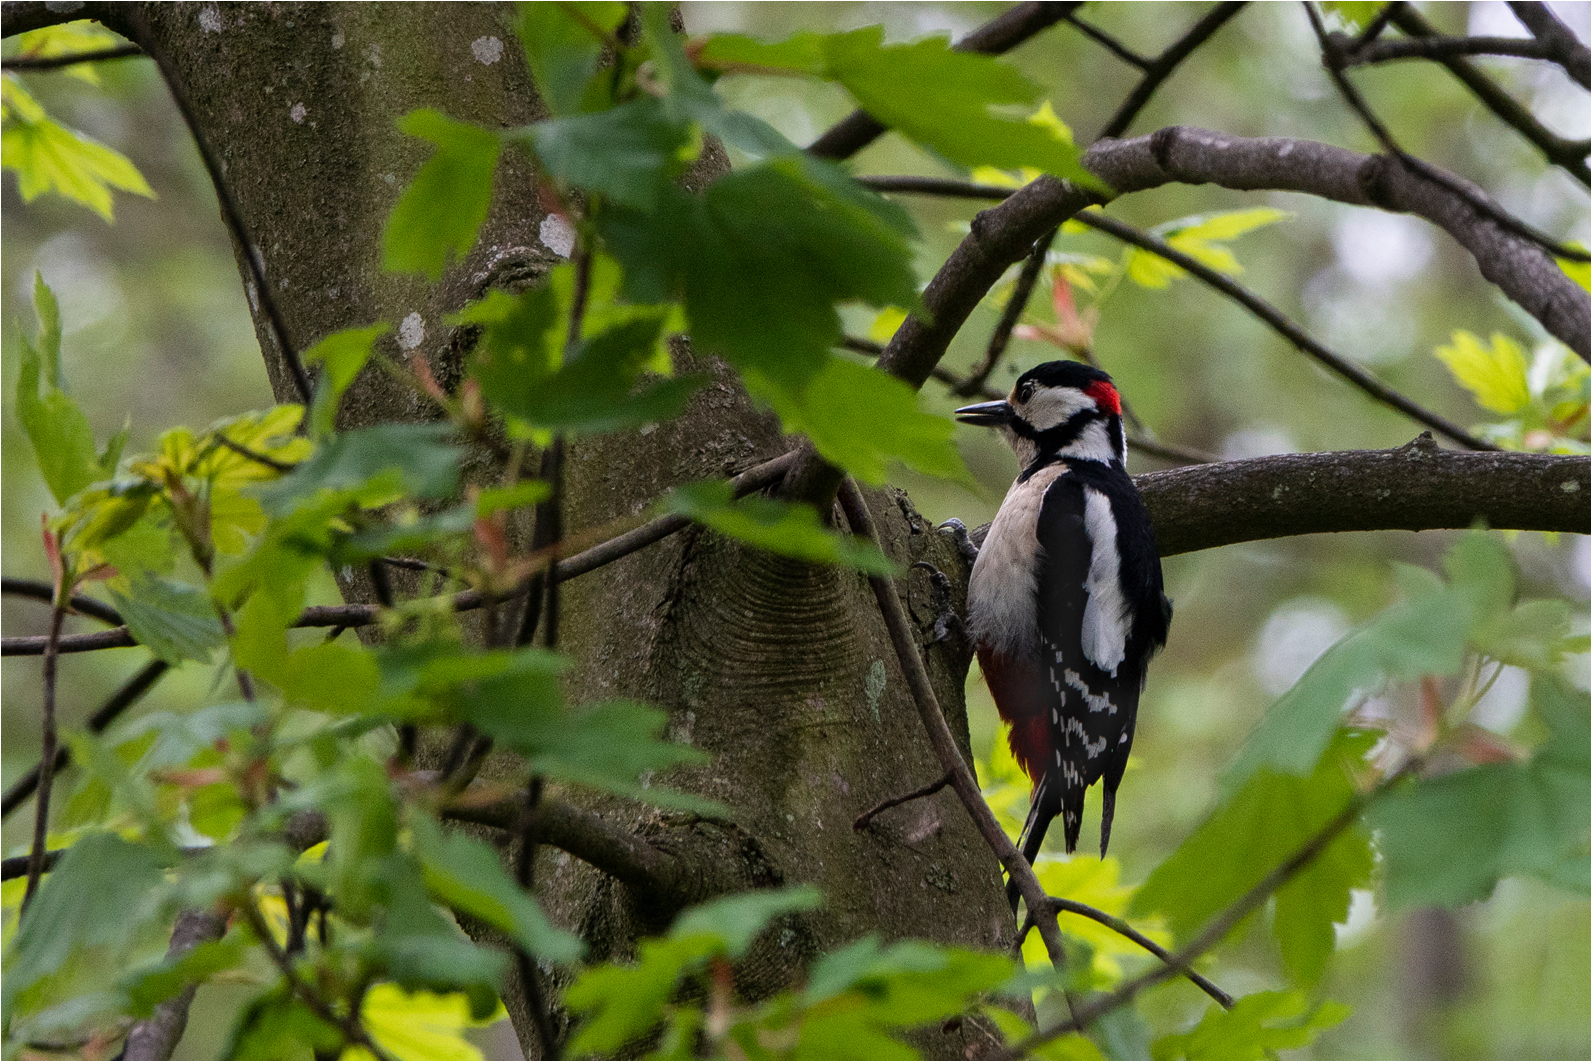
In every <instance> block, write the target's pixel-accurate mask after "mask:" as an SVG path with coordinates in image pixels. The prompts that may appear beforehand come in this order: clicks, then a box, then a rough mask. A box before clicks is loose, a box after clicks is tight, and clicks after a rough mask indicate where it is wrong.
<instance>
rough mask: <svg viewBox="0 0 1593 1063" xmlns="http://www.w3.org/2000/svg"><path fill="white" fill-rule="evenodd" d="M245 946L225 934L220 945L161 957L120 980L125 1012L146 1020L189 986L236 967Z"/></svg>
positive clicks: (238, 938) (203, 944)
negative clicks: (125, 1000)
mask: <svg viewBox="0 0 1593 1063" xmlns="http://www.w3.org/2000/svg"><path fill="white" fill-rule="evenodd" d="M244 951H245V943H244V941H243V939H242V937H241V936H240V935H237V934H228V935H227V936H226V937H224V938H222V939H221V940H220V941H201V942H200V943H199V944H197V945H195V946H194V947H193V948H191V949H189V950H188V951H187V952H185V953H183V954H182V955H180V956H175V957H173V956H165V957H162V958H161V959H160V960H158V961H157V962H155V963H154V964H151V965H150V966H148V967H146V968H144V969H142V970H136V971H131V972H129V973H128V974H127V975H126V976H125V977H124V978H123V979H122V983H121V986H122V990H123V992H125V993H126V994H127V1000H128V1010H129V1012H130V1013H131V1014H133V1015H137V1016H140V1017H145V1016H148V1015H149V1014H150V1013H152V1012H153V1011H154V1010H155V1005H157V1004H159V1003H160V1002H161V1001H163V1000H169V999H170V998H172V997H174V996H176V995H177V994H178V993H180V992H182V991H183V990H184V989H185V988H187V987H188V986H190V985H197V984H199V983H201V982H204V981H207V980H208V979H209V978H210V976H211V975H213V974H217V973H219V972H221V971H225V970H227V969H228V968H231V967H236V966H238V965H239V963H240V962H241V961H242V959H243V955H244Z"/></svg>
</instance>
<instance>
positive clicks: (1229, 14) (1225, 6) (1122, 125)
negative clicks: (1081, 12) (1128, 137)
mask: <svg viewBox="0 0 1593 1063" xmlns="http://www.w3.org/2000/svg"><path fill="white" fill-rule="evenodd" d="M1244 6H1245V5H1244V3H1243V0H1238V2H1233V0H1229V2H1225V3H1221V4H1218V5H1217V6H1216V7H1214V8H1212V9H1211V10H1210V11H1208V12H1206V14H1205V15H1204V16H1203V17H1202V18H1201V20H1200V21H1199V22H1197V23H1195V24H1194V25H1193V26H1191V27H1189V31H1188V32H1187V33H1185V34H1184V35H1183V36H1182V37H1180V38H1178V40H1176V41H1174V42H1173V43H1172V44H1171V45H1169V46H1168V47H1167V48H1166V49H1164V50H1163V51H1162V53H1161V54H1160V55H1158V56H1157V57H1156V58H1155V59H1153V60H1151V62H1150V65H1149V66H1148V67H1147V68H1146V69H1145V76H1144V77H1143V78H1141V79H1140V81H1139V84H1138V85H1135V86H1134V91H1132V92H1130V93H1129V94H1128V98H1127V99H1126V100H1124V101H1123V105H1122V106H1121V107H1119V108H1118V109H1117V113H1116V114H1114V115H1113V116H1112V117H1111V119H1110V120H1109V121H1108V122H1107V123H1106V125H1105V126H1103V127H1102V128H1101V131H1100V133H1098V134H1096V137H1095V139H1096V140H1103V139H1105V138H1107V137H1116V136H1121V135H1122V134H1123V131H1124V130H1126V129H1127V128H1128V127H1129V126H1130V125H1132V124H1133V122H1134V119H1135V118H1137V117H1138V116H1139V112H1140V111H1141V110H1142V109H1143V108H1144V106H1145V105H1146V104H1147V103H1149V102H1150V98H1151V97H1152V96H1153V95H1155V94H1156V90H1157V89H1159V88H1161V85H1162V82H1164V81H1166V80H1167V79H1168V78H1170V77H1172V76H1173V71H1175V70H1177V69H1178V64H1180V63H1182V62H1183V61H1184V60H1185V59H1187V58H1189V55H1190V53H1191V52H1193V51H1194V50H1195V49H1196V48H1199V47H1200V46H1201V45H1202V44H1205V43H1206V42H1207V41H1208V40H1210V39H1211V35H1212V34H1214V33H1216V32H1217V31H1218V30H1219V29H1221V28H1222V26H1223V23H1225V22H1227V21H1228V20H1229V19H1231V18H1233V17H1234V16H1235V15H1237V14H1238V13H1239V9H1240V8H1242V7H1244Z"/></svg>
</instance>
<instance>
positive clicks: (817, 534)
mask: <svg viewBox="0 0 1593 1063" xmlns="http://www.w3.org/2000/svg"><path fill="white" fill-rule="evenodd" d="M665 505H666V507H667V508H668V509H669V511H670V512H673V513H679V514H681V515H682V516H686V517H690V518H691V519H692V520H694V521H696V522H697V523H699V524H704V525H707V526H708V527H710V528H712V529H713V530H714V531H717V532H719V533H720V534H721V535H728V536H730V537H731V538H733V539H739V540H741V541H742V542H745V543H750V544H752V545H753V546H756V547H758V548H759V549H761V550H767V551H769V552H770V553H774V554H780V555H782V556H785V557H794V558H796V559H797V560H799V561H812V562H815V563H818V564H828V565H845V566H847V567H850V568H856V569H859V570H860V571H863V572H872V573H878V574H880V575H891V574H893V573H895V572H896V565H895V564H894V563H893V562H892V561H891V560H890V558H888V557H886V556H885V555H884V554H882V553H881V552H880V551H879V549H878V548H877V547H875V546H874V545H873V544H872V543H869V542H865V541H863V540H861V539H858V538H856V537H854V536H849V535H842V534H841V533H840V532H836V531H832V530H831V529H829V528H826V527H825V526H824V525H823V524H822V523H821V522H820V521H819V515H818V512H817V511H816V510H814V508H813V507H812V506H809V505H804V504H802V503H791V502H780V501H777V500H775V499H771V498H744V499H741V500H740V501H732V500H731V494H730V485H729V484H726V483H723V482H720V481H705V482H703V483H696V484H687V485H686V486H683V487H677V488H675V489H674V490H673V491H671V492H670V493H669V496H668V498H667V500H666V501H665Z"/></svg>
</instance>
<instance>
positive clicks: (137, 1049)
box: [120, 908, 227, 1059]
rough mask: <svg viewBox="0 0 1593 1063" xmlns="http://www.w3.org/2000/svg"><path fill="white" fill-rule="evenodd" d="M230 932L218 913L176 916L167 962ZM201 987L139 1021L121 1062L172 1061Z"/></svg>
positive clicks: (194, 912)
mask: <svg viewBox="0 0 1593 1063" xmlns="http://www.w3.org/2000/svg"><path fill="white" fill-rule="evenodd" d="M226 931H227V921H226V920H225V919H223V918H222V917H221V916H219V915H217V914H216V913H215V912H212V911H207V910H204V909H198V908H189V909H187V910H186V911H184V912H182V913H181V914H180V915H178V916H177V925H176V927H175V928H173V930H172V933H171V946H170V947H169V948H168V949H167V950H166V959H167V960H168V961H171V960H176V959H179V958H181V957H182V956H185V955H187V954H188V953H189V952H191V951H193V950H194V949H195V948H197V947H198V946H200V945H202V944H204V943H205V942H207V941H219V940H221V935H222V934H224V933H226ZM198 990H199V986H198V985H197V984H196V983H190V984H189V985H186V986H184V987H183V989H182V991H181V992H180V993H178V994H177V995H176V996H173V997H168V998H167V999H166V1000H163V1001H161V1002H160V1003H159V1004H157V1005H156V1006H155V1013H154V1014H153V1015H151V1016H150V1017H149V1018H147V1019H140V1020H139V1021H138V1022H136V1023H134V1024H133V1028H132V1029H131V1030H129V1031H128V1032H127V1040H126V1042H125V1043H124V1045H123V1047H122V1054H121V1056H120V1058H121V1059H170V1058H171V1057H172V1053H173V1052H175V1051H176V1050H177V1044H178V1042H179V1041H181V1040H182V1039H183V1031H184V1030H186V1029H187V1028H188V1009H189V1008H190V1007H191V1006H192V1005H193V1002H194V994H195V993H196V992H198Z"/></svg>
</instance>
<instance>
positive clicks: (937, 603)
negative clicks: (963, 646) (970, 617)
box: [913, 532, 968, 646]
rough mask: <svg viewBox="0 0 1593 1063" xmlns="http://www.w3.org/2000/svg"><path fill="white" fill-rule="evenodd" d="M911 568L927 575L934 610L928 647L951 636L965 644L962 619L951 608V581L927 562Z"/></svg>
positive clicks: (964, 626) (966, 636)
mask: <svg viewBox="0 0 1593 1063" xmlns="http://www.w3.org/2000/svg"><path fill="white" fill-rule="evenodd" d="M964 534H965V535H966V534H967V533H966V532H964ZM913 567H914V568H921V569H923V570H924V571H925V572H928V573H929V585H930V588H931V601H932V602H933V603H934V608H935V626H934V628H933V632H934V637H933V638H931V639H930V640H929V645H931V646H933V645H935V643H937V642H945V641H946V640H947V639H949V638H951V637H952V636H953V635H955V636H956V637H957V638H959V639H962V640H963V641H965V642H966V641H967V639H968V628H967V626H966V625H964V624H963V622H962V617H960V616H958V615H957V611H956V610H955V609H953V608H952V607H951V580H949V579H947V578H946V574H945V573H944V572H942V571H941V570H940V569H938V568H936V567H935V566H934V565H931V564H930V563H929V562H928V561H914V562H913Z"/></svg>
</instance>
